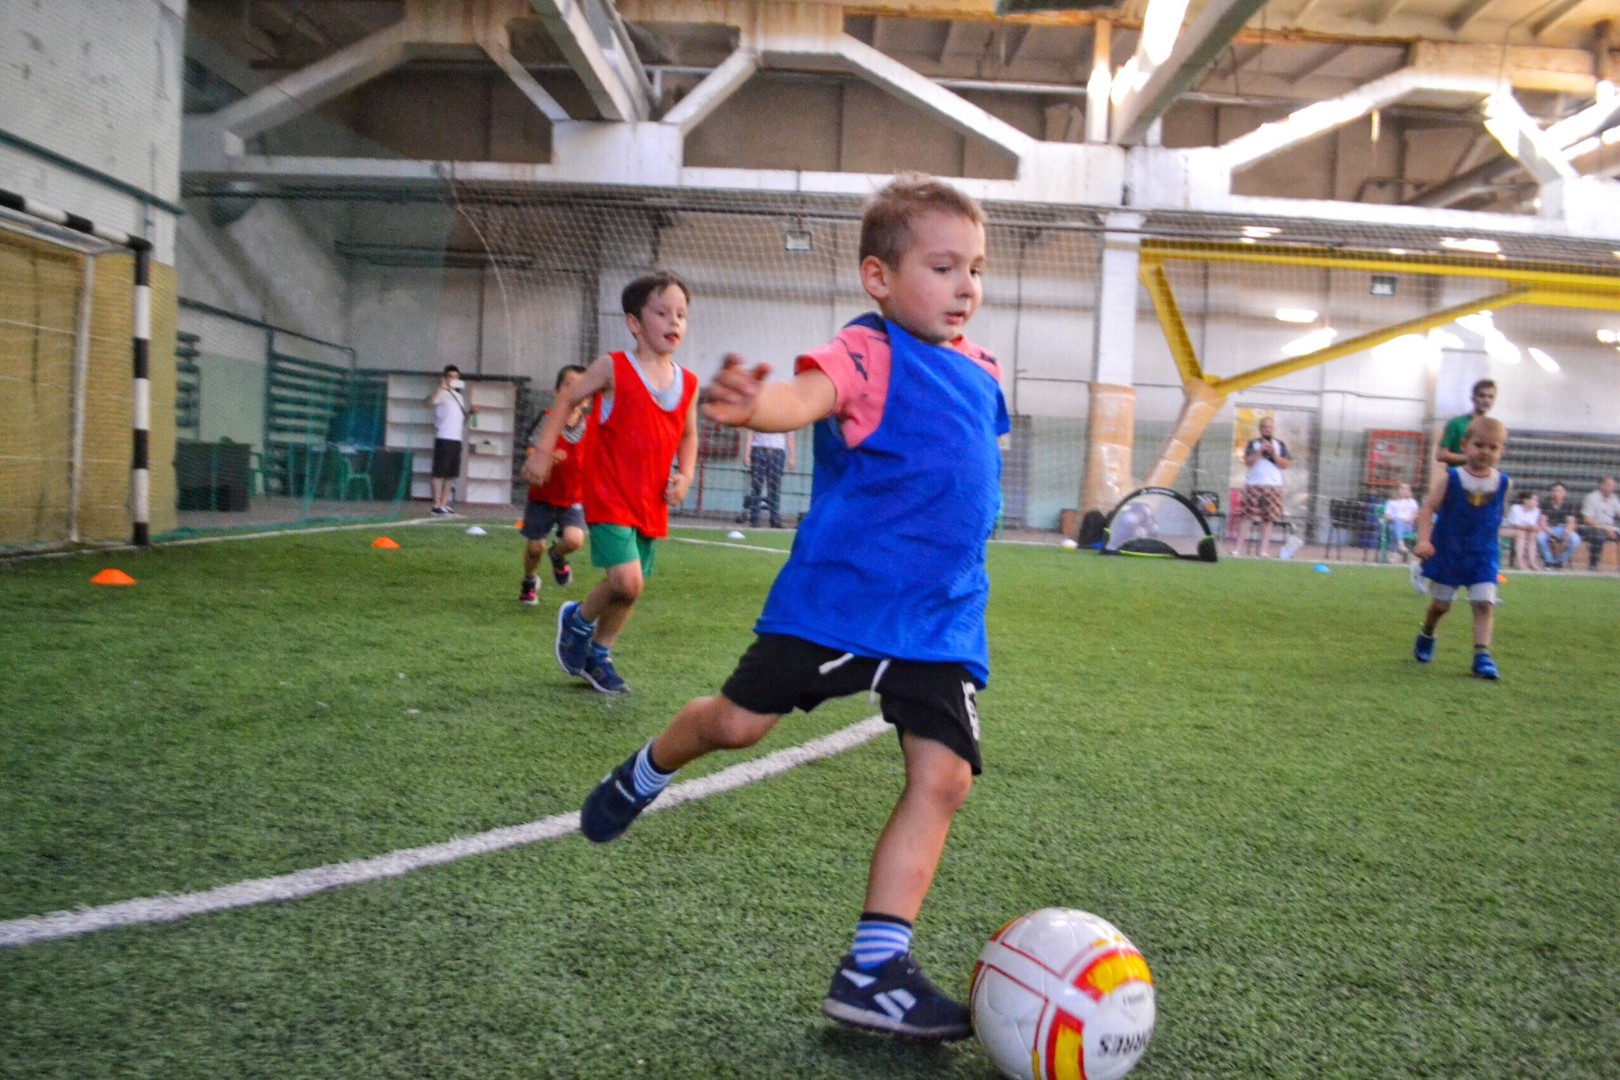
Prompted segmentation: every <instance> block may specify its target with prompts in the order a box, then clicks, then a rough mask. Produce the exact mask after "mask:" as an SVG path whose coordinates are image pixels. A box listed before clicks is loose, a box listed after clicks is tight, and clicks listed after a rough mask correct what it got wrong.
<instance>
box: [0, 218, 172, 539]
mask: <svg viewBox="0 0 1620 1080" xmlns="http://www.w3.org/2000/svg"><path fill="white" fill-rule="evenodd" d="M0 206H3V207H5V208H6V209H7V210H12V211H15V212H17V213H19V214H27V215H28V216H30V217H36V218H39V219H40V220H41V221H48V222H50V223H51V224H53V225H60V226H62V227H63V228H65V229H72V230H73V231H74V232H77V233H83V234H85V235H86V236H93V237H95V238H96V239H98V240H104V241H106V242H107V243H109V244H115V245H117V246H118V247H123V248H128V249H129V250H130V252H131V253H133V254H134V256H135V296H134V314H135V320H134V321H135V328H134V335H133V338H134V350H133V351H134V361H135V382H134V387H133V393H132V398H133V402H134V404H133V408H132V412H133V426H134V453H133V455H132V459H131V461H130V480H129V489H130V517H131V518H133V519H134V522H135V529H134V537H133V542H134V543H135V544H136V545H138V546H141V547H144V546H146V545H147V544H149V543H151V520H152V463H151V449H150V446H151V430H152V243H151V241H149V240H146V239H144V238H143V237H139V236H131V235H129V234H128V233H126V232H120V231H119V230H117V229H110V228H107V227H106V226H104V225H97V224H96V223H95V222H93V221H91V220H90V219H89V218H86V217H80V216H79V215H78V214H70V213H68V212H67V211H66V210H58V209H57V208H56V207H54V206H47V205H45V204H44V203H41V202H37V201H35V200H34V199H30V198H27V197H25V196H22V195H18V194H16V193H14V192H10V191H6V190H4V189H3V188H0Z"/></svg>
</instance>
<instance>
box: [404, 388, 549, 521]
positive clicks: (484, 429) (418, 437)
mask: <svg viewBox="0 0 1620 1080" xmlns="http://www.w3.org/2000/svg"><path fill="white" fill-rule="evenodd" d="M462 378H463V379H464V380H465V382H466V383H467V388H466V389H465V390H464V391H462V394H463V396H464V397H465V398H466V400H467V403H468V404H469V405H473V406H476V407H477V408H478V412H477V413H476V414H473V415H470V416H468V417H467V426H466V429H465V431H464V432H463V434H462V454H461V479H460V480H458V481H457V482H456V485H455V487H456V501H457V502H463V503H467V504H469V505H474V506H510V505H512V438H513V434H514V430H515V428H516V423H517V417H516V409H517V385H516V383H515V382H514V381H513V380H511V379H504V378H496V377H484V376H478V375H464V376H462ZM438 384H439V375H438V373H437V372H424V373H405V372H392V373H390V374H389V375H388V406H387V414H386V419H385V421H384V436H383V441H384V444H385V445H386V446H387V448H388V449H390V450H402V451H406V452H408V453H409V454H410V455H411V498H413V499H427V498H431V497H432V488H431V486H430V484H429V481H430V479H431V474H432V472H433V409H432V408H431V407H430V406H429V405H428V404H427V397H428V395H429V394H431V393H432V392H433V389H434V387H436V386H438Z"/></svg>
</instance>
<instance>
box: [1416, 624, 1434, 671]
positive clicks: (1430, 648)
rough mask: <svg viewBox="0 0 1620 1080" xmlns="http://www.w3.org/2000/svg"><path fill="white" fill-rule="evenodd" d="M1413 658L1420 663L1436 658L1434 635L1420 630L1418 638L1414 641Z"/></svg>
mask: <svg viewBox="0 0 1620 1080" xmlns="http://www.w3.org/2000/svg"><path fill="white" fill-rule="evenodd" d="M1412 658H1413V659H1414V660H1416V661H1417V662H1418V663H1420V664H1427V663H1428V662H1429V661H1430V660H1433V659H1434V635H1433V634H1425V633H1424V632H1423V631H1421V630H1419V631H1418V636H1417V640H1416V641H1414V642H1412Z"/></svg>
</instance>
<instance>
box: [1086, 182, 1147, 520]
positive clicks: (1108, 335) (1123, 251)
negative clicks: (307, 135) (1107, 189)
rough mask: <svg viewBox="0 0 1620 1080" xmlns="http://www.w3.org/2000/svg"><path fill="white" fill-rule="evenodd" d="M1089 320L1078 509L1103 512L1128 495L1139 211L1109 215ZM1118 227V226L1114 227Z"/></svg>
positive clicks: (1133, 408)
mask: <svg viewBox="0 0 1620 1080" xmlns="http://www.w3.org/2000/svg"><path fill="white" fill-rule="evenodd" d="M1105 223H1106V225H1107V226H1108V228H1109V231H1108V232H1105V233H1104V234H1103V250H1102V258H1101V261H1100V266H1099V270H1100V272H1099V274H1098V279H1097V314H1096V318H1095V319H1093V320H1092V323H1093V326H1094V330H1093V337H1092V345H1093V349H1092V352H1093V355H1095V356H1096V370H1095V371H1094V372H1093V373H1092V381H1091V395H1090V400H1091V403H1090V407H1089V412H1088V417H1087V423H1086V443H1087V447H1086V472H1085V480H1084V481H1083V483H1082V485H1081V488H1080V510H1081V512H1082V513H1084V512H1085V511H1087V510H1100V511H1102V512H1104V513H1107V512H1108V511H1109V510H1111V509H1113V508H1114V506H1115V505H1116V504H1118V502H1119V500H1120V499H1123V498H1124V497H1125V496H1126V495H1128V494H1130V492H1131V490H1132V483H1131V443H1132V440H1133V439H1134V437H1135V431H1136V391H1135V390H1133V389H1132V387H1131V383H1132V380H1133V378H1134V376H1135V371H1134V369H1135V364H1136V287H1137V279H1136V272H1137V268H1138V265H1139V263H1140V253H1141V243H1142V238H1141V234H1140V232H1138V231H1137V230H1139V229H1140V228H1141V226H1142V215H1140V214H1109V215H1108V217H1107V219H1106V222H1105ZM1115 230H1119V231H1115Z"/></svg>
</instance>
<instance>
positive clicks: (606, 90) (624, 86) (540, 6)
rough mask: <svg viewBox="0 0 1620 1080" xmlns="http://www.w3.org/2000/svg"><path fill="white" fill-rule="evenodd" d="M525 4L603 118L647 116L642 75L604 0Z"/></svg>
mask: <svg viewBox="0 0 1620 1080" xmlns="http://www.w3.org/2000/svg"><path fill="white" fill-rule="evenodd" d="M529 3H530V6H531V7H532V8H533V9H534V12H535V14H537V15H539V16H540V21H541V22H542V23H543V24H545V27H546V30H547V32H548V33H549V34H550V35H551V39H552V41H553V42H555V43H556V45H557V48H558V49H559V50H561V52H562V54H563V57H564V58H565V59H566V60H567V61H568V63H569V65H570V66H571V67H572V68H573V69H574V73H575V74H576V75H578V76H579V78H580V81H581V82H583V83H584V84H585V92H586V93H587V94H589V95H590V98H591V101H592V103H593V104H595V106H596V108H597V111H599V112H600V113H601V114H602V116H603V117H604V118H605V119H608V120H624V121H634V120H645V119H647V117H648V116H650V115H651V113H652V100H651V97H652V95H651V89H650V86H649V85H648V83H647V81H646V74H645V73H644V72H643V71H642V70H641V61H640V60H639V59H638V58H637V56H636V53H635V50H634V49H633V48H631V47H630V45H629V42H628V39H627V37H626V36H625V35H623V34H621V33H618V32H616V29H615V24H616V23H617V22H618V19H619V15H618V13H617V12H616V11H614V10H613V7H612V5H611V4H609V3H607V2H606V0H583V2H581V0H529ZM587 9H589V11H587ZM593 15H594V18H593Z"/></svg>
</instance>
